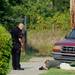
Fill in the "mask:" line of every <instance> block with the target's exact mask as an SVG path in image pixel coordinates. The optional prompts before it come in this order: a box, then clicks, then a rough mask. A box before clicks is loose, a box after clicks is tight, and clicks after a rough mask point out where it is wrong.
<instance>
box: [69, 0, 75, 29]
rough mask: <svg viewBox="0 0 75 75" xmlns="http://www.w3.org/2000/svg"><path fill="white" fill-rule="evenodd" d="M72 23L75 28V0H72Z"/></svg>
mask: <svg viewBox="0 0 75 75" xmlns="http://www.w3.org/2000/svg"><path fill="white" fill-rule="evenodd" d="M70 15H71V25H72V28H75V0H70Z"/></svg>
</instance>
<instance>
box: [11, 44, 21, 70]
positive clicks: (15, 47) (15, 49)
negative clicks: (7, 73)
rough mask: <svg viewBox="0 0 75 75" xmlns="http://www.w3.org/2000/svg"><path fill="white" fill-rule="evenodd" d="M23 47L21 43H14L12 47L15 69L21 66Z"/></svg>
mask: <svg viewBox="0 0 75 75" xmlns="http://www.w3.org/2000/svg"><path fill="white" fill-rule="evenodd" d="M20 55H21V47H20V45H19V44H15V45H13V48H12V66H13V68H14V69H17V68H20Z"/></svg>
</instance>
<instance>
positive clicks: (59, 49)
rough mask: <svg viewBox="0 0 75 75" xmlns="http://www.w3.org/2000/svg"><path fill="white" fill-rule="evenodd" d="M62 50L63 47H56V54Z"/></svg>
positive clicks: (54, 48) (54, 49)
mask: <svg viewBox="0 0 75 75" xmlns="http://www.w3.org/2000/svg"><path fill="white" fill-rule="evenodd" d="M61 50H62V46H54V47H53V51H54V52H60V51H61Z"/></svg>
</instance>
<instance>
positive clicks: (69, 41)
mask: <svg viewBox="0 0 75 75" xmlns="http://www.w3.org/2000/svg"><path fill="white" fill-rule="evenodd" d="M55 45H62V46H75V39H64V40H60V41H58V42H56V43H55Z"/></svg>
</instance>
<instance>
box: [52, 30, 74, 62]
mask: <svg viewBox="0 0 75 75" xmlns="http://www.w3.org/2000/svg"><path fill="white" fill-rule="evenodd" d="M52 54H53V58H54V59H55V60H58V61H61V62H72V61H75V29H72V31H71V32H70V33H69V35H67V36H66V37H65V38H64V39H63V40H62V41H57V42H56V43H55V46H54V47H53V52H52Z"/></svg>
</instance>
